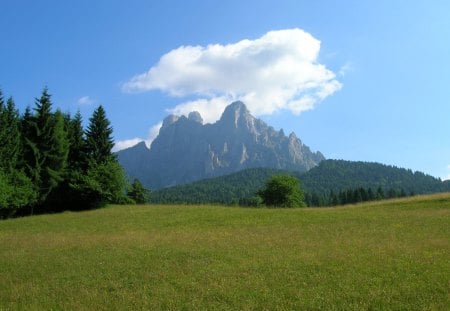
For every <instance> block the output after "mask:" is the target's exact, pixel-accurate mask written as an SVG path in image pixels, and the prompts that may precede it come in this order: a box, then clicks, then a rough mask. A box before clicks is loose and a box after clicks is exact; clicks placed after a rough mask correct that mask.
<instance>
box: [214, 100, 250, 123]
mask: <svg viewBox="0 0 450 311" xmlns="http://www.w3.org/2000/svg"><path fill="white" fill-rule="evenodd" d="M251 118H253V116H252V115H251V114H250V112H249V111H248V109H247V106H245V104H244V103H243V102H241V101H235V102H233V103H231V104H230V105H228V106H227V107H226V108H225V110H224V112H223V114H222V117H221V118H220V121H219V122H220V123H222V124H233V125H234V128H238V126H239V124H240V123H241V124H245V123H247V121H248V120H249V119H251Z"/></svg>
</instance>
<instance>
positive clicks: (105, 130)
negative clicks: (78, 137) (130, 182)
mask: <svg viewBox="0 0 450 311" xmlns="http://www.w3.org/2000/svg"><path fill="white" fill-rule="evenodd" d="M89 121H90V122H89V125H88V128H87V131H86V135H85V137H86V140H85V150H86V157H87V162H88V163H87V164H88V169H87V172H86V175H85V176H83V179H82V182H81V183H80V184H79V185H78V187H81V191H82V192H83V193H84V194H85V195H86V201H87V203H88V204H90V205H91V206H93V207H97V206H101V205H104V204H106V203H119V202H121V201H123V200H124V197H125V185H126V183H125V174H124V172H123V169H122V167H121V166H120V164H119V163H118V161H117V159H116V157H115V155H114V154H113V153H112V148H113V146H114V142H113V139H112V127H111V126H110V122H109V120H108V119H107V118H106V114H105V110H104V109H103V107H102V106H99V107H98V108H97V109H96V110H95V111H94V113H93V114H92V117H91V118H90V119H89Z"/></svg>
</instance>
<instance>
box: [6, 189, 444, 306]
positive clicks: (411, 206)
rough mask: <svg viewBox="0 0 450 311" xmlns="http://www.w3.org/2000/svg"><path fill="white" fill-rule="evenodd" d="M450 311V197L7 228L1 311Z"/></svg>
mask: <svg viewBox="0 0 450 311" xmlns="http://www.w3.org/2000/svg"><path fill="white" fill-rule="evenodd" d="M9 309H12V310H15V309H20V310H35V309H38V310H51V309H53V310H73V309H76V310H124V309H129V310H138V309H148V310H158V309H166V310H179V309H182V310H204V309H217V310H238V309H239V310H254V309H257V310H260V309H269V310H288V309H290V310H292V309H294V310H318V309H323V310H450V194H441V195H434V196H426V197H417V198H412V199H404V200H394V201H385V202H376V203H370V204H362V205H354V206H346V207H339V208H330V209H283V210H281V209H246V208H231V207H217V206H212V207H211V206H210V207H208V206H111V207H108V208H104V209H100V210H95V211H90V212H80V213H64V214H59V215H44V216H34V217H27V218H22V219H12V220H5V221H1V222H0V310H9Z"/></svg>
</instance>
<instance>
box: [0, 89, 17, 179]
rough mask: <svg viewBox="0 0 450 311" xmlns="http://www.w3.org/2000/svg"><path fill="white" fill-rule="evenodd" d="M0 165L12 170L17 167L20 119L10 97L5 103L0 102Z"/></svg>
mask: <svg viewBox="0 0 450 311" xmlns="http://www.w3.org/2000/svg"><path fill="white" fill-rule="evenodd" d="M0 106H1V107H2V108H0V120H1V121H0V124H1V126H0V141H1V145H0V167H2V168H4V169H7V170H13V169H15V168H16V167H17V162H18V158H19V154H20V147H21V140H20V137H21V135H20V119H19V112H18V111H17V110H16V108H15V105H14V101H13V99H12V98H11V97H10V98H9V99H8V101H7V103H6V107H4V106H3V103H0Z"/></svg>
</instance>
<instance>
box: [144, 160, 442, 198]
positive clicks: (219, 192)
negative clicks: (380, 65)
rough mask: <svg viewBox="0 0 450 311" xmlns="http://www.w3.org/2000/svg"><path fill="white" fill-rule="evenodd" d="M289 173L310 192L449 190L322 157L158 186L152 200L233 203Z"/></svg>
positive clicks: (383, 168)
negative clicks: (307, 165)
mask: <svg viewBox="0 0 450 311" xmlns="http://www.w3.org/2000/svg"><path fill="white" fill-rule="evenodd" d="M283 173H284V174H292V175H294V176H296V177H298V178H299V179H300V180H301V181H302V185H303V189H304V190H305V191H306V192H307V193H309V194H310V195H312V194H315V195H318V196H319V197H320V196H326V195H329V193H331V192H332V191H333V192H335V193H338V192H339V191H342V190H348V189H357V188H364V189H369V188H371V189H372V190H373V191H376V190H377V189H378V188H381V189H382V190H383V191H384V192H386V193H387V192H388V191H395V192H396V193H400V192H404V193H406V194H408V195H410V194H426V193H436V192H442V191H450V184H449V183H448V182H442V181H441V180H439V179H436V178H434V177H432V176H429V175H426V174H423V173H421V172H413V171H411V170H407V169H403V168H397V167H394V166H388V165H383V164H379V163H369V162H352V161H343V160H325V161H322V162H321V163H320V164H319V165H318V166H316V167H314V168H312V169H311V170H309V171H308V172H305V173H299V172H289V171H283V170H275V169H267V168H254V169H248V170H243V171H241V172H237V173H234V174H230V175H227V176H221V177H216V178H212V179H206V180H202V181H198V182H194V183H191V184H186V185H179V186H175V187H170V188H165V189H160V190H157V191H154V192H153V194H152V202H154V203H188V204H196V203H220V204H237V203H239V202H242V201H248V200H251V198H252V197H253V196H254V195H255V193H256V191H258V190H259V189H261V188H262V187H263V185H264V183H265V182H266V180H267V179H268V178H269V177H270V176H272V175H274V174H283Z"/></svg>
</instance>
